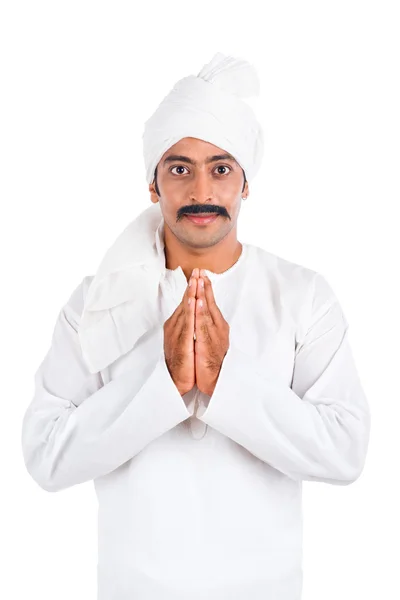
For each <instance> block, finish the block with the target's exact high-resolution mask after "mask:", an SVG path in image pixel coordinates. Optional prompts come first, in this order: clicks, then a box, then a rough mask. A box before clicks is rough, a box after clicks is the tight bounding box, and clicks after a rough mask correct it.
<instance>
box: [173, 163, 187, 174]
mask: <svg viewBox="0 0 400 600" xmlns="http://www.w3.org/2000/svg"><path fill="white" fill-rule="evenodd" d="M174 169H186V167H184V166H183V165H177V166H176V167H172V168H171V169H170V171H171V173H172V171H173V170H174ZM174 175H181V173H174Z"/></svg>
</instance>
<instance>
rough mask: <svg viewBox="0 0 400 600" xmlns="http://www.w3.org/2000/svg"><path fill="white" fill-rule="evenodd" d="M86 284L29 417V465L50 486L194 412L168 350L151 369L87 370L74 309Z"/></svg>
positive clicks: (99, 466) (95, 468)
mask: <svg viewBox="0 0 400 600" xmlns="http://www.w3.org/2000/svg"><path fill="white" fill-rule="evenodd" d="M84 281H85V278H84V280H83V281H82V283H81V284H80V285H79V286H78V287H77V288H76V290H75V291H74V293H73V294H72V296H71V298H70V300H69V301H68V302H67V304H66V305H65V306H64V307H63V308H62V309H61V311H60V313H59V315H58V318H57V322H56V324H55V328H54V331H53V336H52V341H51V345H50V349H49V350H48V352H47V354H46V356H45V358H44V359H43V361H42V363H41V365H40V366H39V368H38V369H37V371H36V374H35V391H34V397H33V399H32V400H31V403H30V404H29V406H28V408H27V410H26V412H25V415H24V418H23V424H22V451H23V458H24V462H25V465H26V468H27V470H28V472H29V474H30V475H31V476H32V477H33V479H34V480H35V481H36V482H37V483H38V484H39V485H40V486H41V487H42V488H43V489H45V490H47V491H58V490H61V489H63V488H67V487H70V486H73V485H75V484H78V483H82V482H85V481H88V480H91V479H95V478H97V477H100V476H103V475H105V474H107V473H109V472H111V471H113V470H114V469H116V468H117V467H118V466H120V465H122V464H123V463H124V462H126V461H127V460H129V459H130V458H132V457H133V456H135V455H136V454H138V453H139V452H140V451H141V450H142V449H143V448H144V447H145V446H146V445H147V444H149V443H150V442H151V441H153V440H154V439H156V438H157V437H159V436H161V435H162V434H163V433H165V432H166V431H168V430H169V429H171V428H173V427H174V426H176V425H177V424H178V423H180V422H181V421H183V420H185V419H187V418H188V417H189V416H190V415H191V413H190V412H189V411H188V409H187V407H186V404H185V402H184V400H183V398H182V396H181V395H180V393H179V391H178V389H177V388H176V386H175V384H174V382H173V380H172V378H171V376H170V374H169V371H168V368H167V365H166V363H165V358H164V353H163V352H161V353H160V354H159V356H158V358H157V360H156V361H154V360H153V361H152V363H151V364H149V365H148V368H147V369H146V370H145V372H143V369H140V368H137V369H135V368H133V369H130V370H129V371H128V372H125V373H123V374H122V375H120V376H118V377H117V378H115V379H113V380H112V381H110V382H109V383H106V384H105V385H104V384H103V382H102V379H101V375H100V374H99V373H96V374H92V373H90V372H89V371H88V370H87V368H86V366H85V363H84V361H83V358H82V354H81V350H80V344H79V338H78V333H77V328H78V324H79V314H78V312H77V311H76V310H75V307H74V306H73V305H74V304H76V298H77V297H78V296H79V294H82V287H81V286H82V284H83V282H84ZM132 352H141V350H140V349H137V350H136V349H133V350H132ZM138 356H139V355H138ZM138 364H139V361H138ZM140 364H142V363H140Z"/></svg>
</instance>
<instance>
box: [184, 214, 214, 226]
mask: <svg viewBox="0 0 400 600" xmlns="http://www.w3.org/2000/svg"><path fill="white" fill-rule="evenodd" d="M185 217H186V218H187V219H189V221H191V222H192V223H195V224H196V225H208V224H209V223H213V222H214V221H215V220H216V219H217V218H218V217H219V215H218V214H215V213H214V214H210V215H206V216H205V217H201V216H200V215H185Z"/></svg>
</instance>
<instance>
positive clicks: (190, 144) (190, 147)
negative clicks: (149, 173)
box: [159, 137, 237, 166]
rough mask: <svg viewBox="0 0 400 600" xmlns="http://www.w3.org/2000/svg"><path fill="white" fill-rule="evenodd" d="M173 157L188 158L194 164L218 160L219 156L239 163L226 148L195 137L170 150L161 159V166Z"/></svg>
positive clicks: (183, 140)
mask: <svg viewBox="0 0 400 600" xmlns="http://www.w3.org/2000/svg"><path fill="white" fill-rule="evenodd" d="M172 156H181V157H187V158H189V159H191V161H193V164H196V163H197V162H203V161H206V162H210V160H209V161H207V159H214V160H217V159H216V157H217V156H223V157H224V160H231V161H233V162H235V163H237V161H236V159H235V158H234V156H232V155H231V154H230V153H229V152H227V151H226V150H225V149H224V148H220V147H219V146H215V144H211V143H210V142H206V141H204V140H201V139H199V138H193V137H185V138H182V139H180V140H179V141H178V142H176V143H175V144H174V145H173V146H171V147H170V148H168V150H166V151H165V152H164V154H163V155H162V157H161V158H160V161H159V164H160V165H161V166H164V161H165V160H166V159H168V158H169V157H172ZM167 162H168V161H167Z"/></svg>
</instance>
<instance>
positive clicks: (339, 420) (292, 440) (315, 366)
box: [197, 273, 370, 484]
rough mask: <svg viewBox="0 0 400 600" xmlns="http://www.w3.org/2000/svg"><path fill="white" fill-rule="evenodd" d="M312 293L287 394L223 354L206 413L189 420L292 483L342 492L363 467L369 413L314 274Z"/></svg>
mask: <svg viewBox="0 0 400 600" xmlns="http://www.w3.org/2000/svg"><path fill="white" fill-rule="evenodd" d="M313 290H314V293H313V294H312V297H313V302H312V306H311V308H310V322H309V327H308V330H307V332H306V334H305V336H304V338H303V340H302V341H301V343H299V344H298V346H297V347H296V352H295V365H294V371H293V379H292V385H291V387H289V386H286V385H285V384H284V383H282V382H280V381H278V380H276V379H274V377H273V375H272V374H271V373H267V374H264V373H262V372H260V370H257V367H256V366H255V365H254V360H253V359H252V358H251V357H250V356H248V355H247V354H245V353H244V352H242V351H241V350H240V349H239V348H237V347H235V346H230V347H229V349H228V352H227V354H226V355H225V358H224V361H223V363H222V367H221V371H220V374H219V378H218V381H217V384H216V387H215V389H214V393H213V395H212V396H211V398H210V401H209V404H208V407H206V408H205V410H204V409H201V410H200V411H198V413H197V417H198V418H199V419H200V420H202V421H204V422H205V423H208V424H209V425H210V426H211V427H214V428H215V429H217V430H219V431H220V432H221V433H222V434H224V435H226V436H228V437H230V438H231V439H232V440H234V441H235V442H237V443H238V444H241V445H242V446H243V447H245V448H246V449H247V450H249V452H251V453H252V454H254V456H256V457H258V458H259V459H261V460H262V461H264V462H266V463H268V464H270V465H271V466H272V467H274V468H275V469H278V470H279V471H281V472H282V473H284V474H286V475H287V476H289V477H291V478H293V479H295V480H301V479H302V480H311V481H312V480H315V481H324V482H327V483H336V484H346V483H351V482H353V481H354V480H355V479H357V478H358V476H359V475H360V474H361V471H362V469H363V466H364V462H365V457H366V452H367V446H368V441H369V430H370V414H369V407H368V404H367V400H366V398H365V395H364V392H363V389H362V387H361V384H360V381H359V378H358V374H357V371H356V367H355V364H354V360H353V356H352V353H351V349H350V345H349V340H348V323H347V321H346V318H345V316H344V314H343V312H342V310H341V307H340V305H339V302H338V300H337V298H336V297H335V296H334V294H333V291H332V289H331V288H330V286H329V284H328V283H327V282H326V280H325V279H324V278H323V277H322V276H321V275H320V274H318V273H317V274H316V278H314V288H313Z"/></svg>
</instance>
